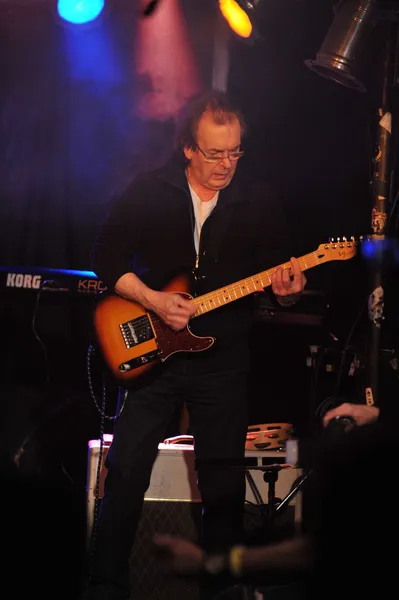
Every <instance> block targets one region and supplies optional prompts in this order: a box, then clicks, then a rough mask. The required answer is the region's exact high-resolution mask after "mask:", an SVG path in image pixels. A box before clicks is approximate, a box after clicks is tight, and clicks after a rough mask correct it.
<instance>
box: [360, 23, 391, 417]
mask: <svg viewBox="0 0 399 600" xmlns="http://www.w3.org/2000/svg"><path fill="white" fill-rule="evenodd" d="M396 21H397V20H396V19H395V18H394V17H392V19H391V20H386V21H384V20H383V21H382V22H381V27H382V31H381V33H382V34H384V48H383V53H382V58H381V62H382V69H381V75H382V84H381V91H380V106H379V108H378V115H377V116H378V124H377V131H376V149H375V156H374V159H373V164H374V169H373V177H372V181H371V187H372V196H373V204H374V205H373V208H372V215H371V228H372V232H373V233H372V235H371V241H372V246H371V249H372V257H371V273H370V282H371V290H372V291H371V294H370V296H369V320H370V331H369V334H370V335H369V381H368V384H369V385H368V386H367V385H366V390H365V393H366V403H367V404H369V405H371V404H375V403H378V395H379V365H380V346H381V326H382V322H383V320H384V318H385V317H384V293H385V290H384V286H383V283H384V281H383V279H384V269H385V261H386V254H387V251H389V250H390V249H389V247H388V245H387V244H388V240H387V238H386V236H387V227H388V225H389V217H388V209H389V207H390V206H391V205H392V198H391V193H392V182H393V171H392V169H391V163H392V138H393V136H392V124H393V123H392V121H393V115H392V94H391V92H392V88H393V87H394V86H395V83H396V75H395V71H396V61H397V58H398V56H397V55H398V41H399V36H398V24H397V22H396ZM394 116H395V115H394ZM395 141H396V140H395ZM391 212H392V209H391Z"/></svg>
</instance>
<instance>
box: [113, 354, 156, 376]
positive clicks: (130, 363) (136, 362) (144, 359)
mask: <svg viewBox="0 0 399 600" xmlns="http://www.w3.org/2000/svg"><path fill="white" fill-rule="evenodd" d="M160 356H161V352H160V350H153V351H152V352H147V354H142V355H141V356H138V357H137V358H132V360H127V361H126V362H124V363H122V364H120V365H119V367H118V369H119V371H120V372H121V373H127V372H128V371H131V370H132V369H137V368H138V367H143V366H144V365H147V364H148V363H150V362H153V361H154V360H158V359H159V358H160Z"/></svg>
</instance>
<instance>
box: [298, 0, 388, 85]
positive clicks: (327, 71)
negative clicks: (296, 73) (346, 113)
mask: <svg viewBox="0 0 399 600" xmlns="http://www.w3.org/2000/svg"><path fill="white" fill-rule="evenodd" d="M375 8H376V0H340V1H339V2H338V5H337V8H336V10H335V17H334V20H333V22H332V24H331V26H330V29H329V30H328V33H327V35H326V37H325V38H324V41H323V43H322V45H321V48H320V50H319V51H318V53H317V55H316V60H311V59H309V60H306V61H305V65H306V66H307V67H309V68H310V69H311V70H313V71H315V72H316V73H318V74H319V75H321V76H323V77H327V78H329V79H332V80H334V81H336V82H337V83H340V84H341V85H344V86H346V87H349V88H352V89H355V90H357V91H360V92H365V91H366V88H365V87H364V85H363V83H362V82H361V81H359V79H358V78H357V77H356V74H355V63H356V62H357V59H358V57H359V55H360V54H361V52H362V50H363V47H364V45H365V43H366V41H367V39H368V34H369V32H370V31H371V30H372V29H373V27H374V25H375V24H376V23H377V21H378V15H377V11H376V10H375Z"/></svg>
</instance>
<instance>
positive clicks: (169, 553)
mask: <svg viewBox="0 0 399 600" xmlns="http://www.w3.org/2000/svg"><path fill="white" fill-rule="evenodd" d="M153 541H154V545H155V551H156V554H157V556H158V559H159V561H160V564H161V566H162V567H163V568H164V569H165V570H166V571H168V572H172V573H178V574H181V575H196V574H198V573H200V571H201V570H202V567H203V563H204V558H205V553H204V551H203V550H202V549H201V548H200V547H199V546H196V545H195V544H193V543H192V542H189V541H187V540H183V539H180V538H176V537H173V536H170V535H156V536H155V537H154V540H153Z"/></svg>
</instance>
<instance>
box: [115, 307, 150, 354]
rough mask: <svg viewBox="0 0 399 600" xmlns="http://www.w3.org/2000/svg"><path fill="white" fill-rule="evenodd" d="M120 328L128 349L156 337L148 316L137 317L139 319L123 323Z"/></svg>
mask: <svg viewBox="0 0 399 600" xmlns="http://www.w3.org/2000/svg"><path fill="white" fill-rule="evenodd" d="M119 328H120V330H121V333H122V337H123V340H124V342H125V345H126V348H134V346H137V345H138V344H142V343H143V342H147V341H148V340H152V339H153V338H154V337H155V335H154V332H153V330H152V327H151V323H150V319H149V317H148V315H142V316H140V317H137V319H132V320H131V321H126V323H121V324H120V325H119Z"/></svg>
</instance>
